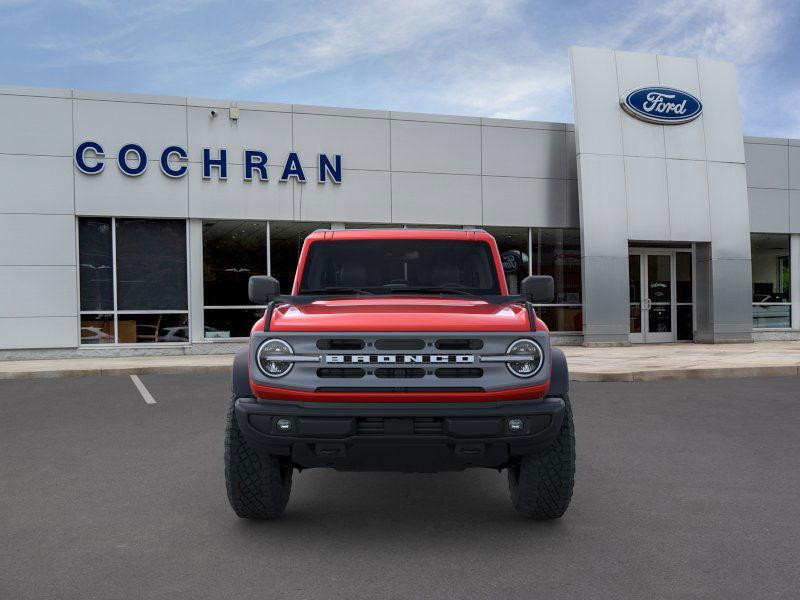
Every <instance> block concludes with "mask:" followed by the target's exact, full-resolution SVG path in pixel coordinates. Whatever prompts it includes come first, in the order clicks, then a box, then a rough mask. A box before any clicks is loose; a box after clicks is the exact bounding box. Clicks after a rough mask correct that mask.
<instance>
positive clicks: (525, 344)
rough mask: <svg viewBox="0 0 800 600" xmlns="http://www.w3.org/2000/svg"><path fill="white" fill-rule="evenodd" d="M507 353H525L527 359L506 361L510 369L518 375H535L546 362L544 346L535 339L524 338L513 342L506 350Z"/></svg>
mask: <svg viewBox="0 0 800 600" xmlns="http://www.w3.org/2000/svg"><path fill="white" fill-rule="evenodd" d="M506 354H524V355H525V356H526V358H525V360H520V361H516V360H513V361H509V362H507V363H506V365H507V366H508V370H509V371H511V372H512V373H513V374H514V375H516V376H517V377H533V376H534V375H536V373H538V372H539V369H541V368H542V365H543V364H544V352H542V347H541V346H540V345H539V344H538V342H535V341H533V340H529V339H524V340H517V341H516V342H513V343H512V344H511V345H510V346H509V347H508V350H506Z"/></svg>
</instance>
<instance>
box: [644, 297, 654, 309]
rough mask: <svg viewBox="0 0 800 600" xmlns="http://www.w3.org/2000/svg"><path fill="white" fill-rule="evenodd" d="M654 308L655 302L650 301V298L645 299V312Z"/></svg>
mask: <svg viewBox="0 0 800 600" xmlns="http://www.w3.org/2000/svg"><path fill="white" fill-rule="evenodd" d="M652 307H653V302H652V301H651V300H650V298H645V299H644V309H645V310H650V309H651V308H652Z"/></svg>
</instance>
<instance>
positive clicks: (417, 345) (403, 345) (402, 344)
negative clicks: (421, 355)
mask: <svg viewBox="0 0 800 600" xmlns="http://www.w3.org/2000/svg"><path fill="white" fill-rule="evenodd" d="M375 347H376V348H377V349H378V350H422V349H423V348H424V347H425V340H418V339H414V338H397V339H385V340H376V341H375Z"/></svg>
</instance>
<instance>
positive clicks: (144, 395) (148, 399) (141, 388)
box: [131, 375, 156, 404]
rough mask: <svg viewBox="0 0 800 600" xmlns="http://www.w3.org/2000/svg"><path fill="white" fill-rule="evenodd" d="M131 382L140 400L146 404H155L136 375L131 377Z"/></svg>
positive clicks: (154, 400)
mask: <svg viewBox="0 0 800 600" xmlns="http://www.w3.org/2000/svg"><path fill="white" fill-rule="evenodd" d="M131 381H133V385H135V386H136V389H137V390H139V393H140V394H141V395H142V398H144V401H145V402H147V403H148V404H155V403H156V399H155V398H153V395H152V394H151V393H150V392H149V391H147V388H146V387H144V384H143V383H142V380H141V379H139V376H138V375H131Z"/></svg>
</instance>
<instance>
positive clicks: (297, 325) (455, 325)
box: [270, 297, 530, 331]
mask: <svg viewBox="0 0 800 600" xmlns="http://www.w3.org/2000/svg"><path fill="white" fill-rule="evenodd" d="M270 330H271V331H530V325H529V322H528V314H527V311H526V310H525V307H523V306H520V305H519V304H513V303H510V302H509V303H503V304H491V303H489V302H485V301H483V300H472V299H456V298H424V297H422V298H419V297H417V298H396V297H395V298H358V299H355V298H342V299H332V300H318V301H316V302H311V303H309V304H304V305H302V306H294V305H288V304H281V305H279V306H277V307H276V308H275V311H274V312H273V315H272V322H271V324H270Z"/></svg>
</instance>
